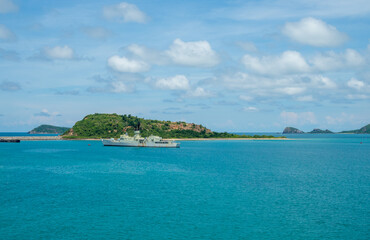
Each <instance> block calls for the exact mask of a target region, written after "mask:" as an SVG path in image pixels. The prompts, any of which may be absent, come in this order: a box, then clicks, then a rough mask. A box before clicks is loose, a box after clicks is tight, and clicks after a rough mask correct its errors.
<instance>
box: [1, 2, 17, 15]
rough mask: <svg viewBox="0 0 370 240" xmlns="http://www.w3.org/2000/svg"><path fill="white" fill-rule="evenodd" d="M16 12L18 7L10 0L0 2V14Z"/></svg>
mask: <svg viewBox="0 0 370 240" xmlns="http://www.w3.org/2000/svg"><path fill="white" fill-rule="evenodd" d="M15 11H18V6H17V5H15V4H14V3H13V1H11V0H0V13H8V12H15Z"/></svg>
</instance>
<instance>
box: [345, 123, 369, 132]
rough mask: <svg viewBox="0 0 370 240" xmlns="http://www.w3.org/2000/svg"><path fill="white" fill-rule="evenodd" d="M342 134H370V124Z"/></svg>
mask: <svg viewBox="0 0 370 240" xmlns="http://www.w3.org/2000/svg"><path fill="white" fill-rule="evenodd" d="M340 133H357V134H360V133H368V134H369V133H370V124H368V125H366V126H364V127H362V128H360V129H357V130H350V131H342V132H340Z"/></svg>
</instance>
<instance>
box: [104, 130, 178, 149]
mask: <svg viewBox="0 0 370 240" xmlns="http://www.w3.org/2000/svg"><path fill="white" fill-rule="evenodd" d="M102 142H103V145H104V146H118V147H159V148H179V147H180V143H177V142H174V141H172V140H163V139H162V138H161V137H159V136H153V135H151V136H149V137H145V138H144V137H142V136H140V131H135V135H134V136H133V137H130V136H129V135H128V134H127V133H126V134H124V135H121V136H120V138H118V139H114V138H111V139H102Z"/></svg>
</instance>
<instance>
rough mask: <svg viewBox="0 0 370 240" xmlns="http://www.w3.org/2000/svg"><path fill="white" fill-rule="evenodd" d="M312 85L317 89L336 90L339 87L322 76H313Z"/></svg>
mask: <svg viewBox="0 0 370 240" xmlns="http://www.w3.org/2000/svg"><path fill="white" fill-rule="evenodd" d="M310 78H311V84H312V85H313V87H315V88H327V89H330V88H336V87H337V85H336V84H335V82H333V81H332V80H331V79H330V78H328V77H324V76H321V75H314V76H311V77H310Z"/></svg>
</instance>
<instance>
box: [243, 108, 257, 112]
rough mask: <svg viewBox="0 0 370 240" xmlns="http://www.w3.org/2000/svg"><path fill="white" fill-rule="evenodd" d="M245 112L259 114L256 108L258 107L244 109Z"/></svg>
mask: <svg viewBox="0 0 370 240" xmlns="http://www.w3.org/2000/svg"><path fill="white" fill-rule="evenodd" d="M243 111H245V112H257V111H258V108H256V107H244V108H243Z"/></svg>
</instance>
